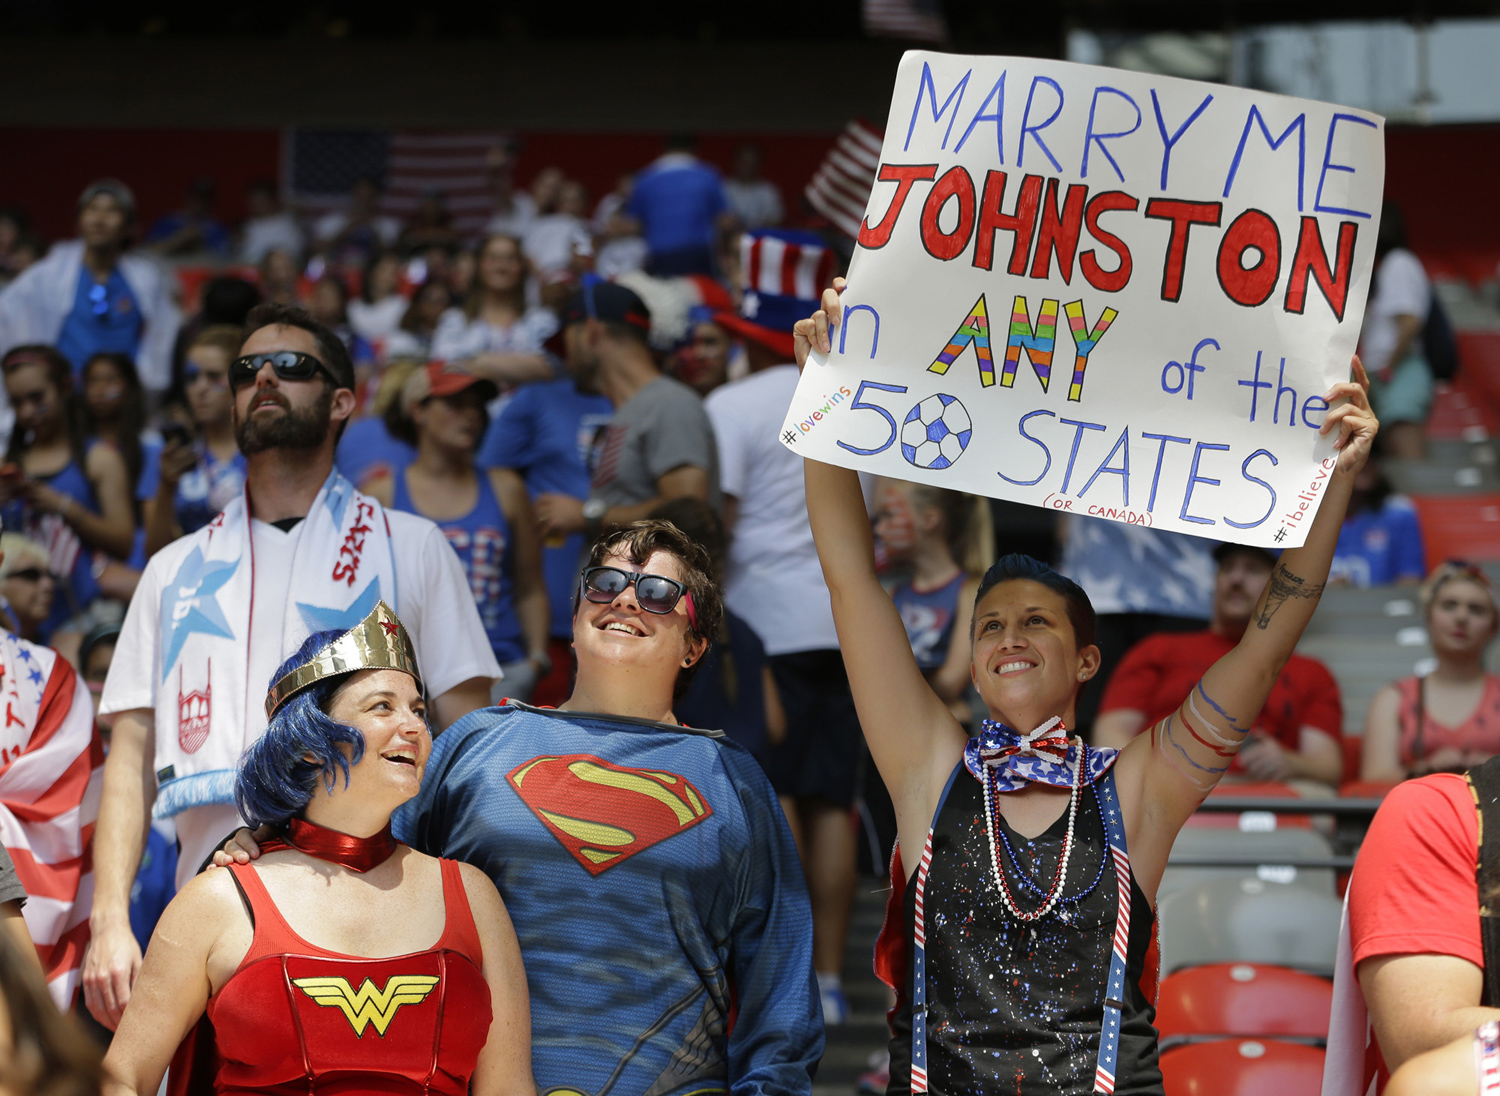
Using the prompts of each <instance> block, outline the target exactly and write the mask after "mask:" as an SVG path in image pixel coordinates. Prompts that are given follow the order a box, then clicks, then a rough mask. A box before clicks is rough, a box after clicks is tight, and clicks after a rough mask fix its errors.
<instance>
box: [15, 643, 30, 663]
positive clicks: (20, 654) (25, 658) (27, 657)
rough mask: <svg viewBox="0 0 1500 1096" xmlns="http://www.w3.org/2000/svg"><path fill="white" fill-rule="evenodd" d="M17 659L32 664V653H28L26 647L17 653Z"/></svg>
mask: <svg viewBox="0 0 1500 1096" xmlns="http://www.w3.org/2000/svg"><path fill="white" fill-rule="evenodd" d="M16 657H17V658H19V659H20V660H21V661H22V662H30V661H31V660H32V654H31V652H30V651H28V650H27V649H26V648H25V647H22V648H21V649H20V650H19V651H17V652H16Z"/></svg>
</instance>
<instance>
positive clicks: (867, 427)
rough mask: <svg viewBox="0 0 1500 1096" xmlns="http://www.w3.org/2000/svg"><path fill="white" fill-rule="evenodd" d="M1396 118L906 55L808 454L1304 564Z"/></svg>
mask: <svg viewBox="0 0 1500 1096" xmlns="http://www.w3.org/2000/svg"><path fill="white" fill-rule="evenodd" d="M1384 165H1385V161H1384V133H1383V120H1382V119H1381V118H1380V117H1379V116H1377V115H1372V114H1369V113H1366V112H1364V111H1359V110H1354V109H1352V108H1347V107H1339V106H1333V105H1330V104H1326V103H1317V102H1312V101H1308V100H1302V99H1290V98H1286V97H1284V96H1279V95H1272V94H1269V93H1264V92H1254V91H1247V90H1243V89H1238V88H1229V87H1222V86H1219V85H1209V84H1201V83H1196V82H1193V81H1188V80H1177V79H1172V78H1169V77H1162V76H1152V75H1147V74H1142V73H1130V72H1121V71H1117V70H1113V69H1104V68H1095V67H1091V66H1085V65H1074V64H1068V63H1064V62H1057V61H1040V60H1032V59H1021V58H1010V57H962V56H954V55H947V54H936V53H923V52H913V53H908V54H906V56H905V58H904V59H903V60H902V62H901V67H900V70H899V73H898V75H897V79H896V88H895V93H894V95H893V98H892V102H891V113H890V118H889V121H888V122H887V126H886V133H885V143H884V146H883V148H882V150H881V162H880V167H879V170H878V172H877V182H876V183H875V187H874V191H873V193H872V194H871V196H870V202H869V206H868V208H867V211H866V216H865V219H864V222H863V224H862V226H861V229H860V234H859V242H858V246H857V248H856V249H855V253H854V258H853V260H852V262H851V264H850V268H849V284H848V288H847V289H846V290H845V292H844V296H843V300H842V302H841V315H840V316H839V321H840V324H839V327H838V329H837V332H836V335H835V339H834V348H833V353H832V354H830V355H827V356H826V358H825V357H824V356H822V355H816V354H815V355H814V356H813V358H812V359H810V360H809V363H808V366H807V368H806V370H805V371H804V372H803V375H802V380H801V383H800V384H799V386H798V389H797V394H796V397H795V399H794V400H793V402H792V407H791V410H790V411H789V413H788V415H787V418H786V422H785V423H784V424H783V426H782V431H781V440H782V441H783V443H784V444H786V445H788V446H789V447H791V448H792V449H793V450H794V451H795V452H797V453H800V454H802V455H804V456H808V457H814V458H816V459H819V460H823V461H828V462H830V463H834V464H841V465H845V466H847V467H851V468H857V469H860V470H864V471H870V472H875V473H879V474H882V475H888V476H895V477H899V478H902V479H909V480H919V481H921V482H925V483H931V484H934V485H936V486H941V487H949V488H953V489H956V490H962V491H969V492H973V493H976V494H984V495H992V496H995V497H999V498H1007V499H1014V500H1016V501H1020V502H1026V503H1031V504H1033V505H1037V506H1046V507H1049V508H1052V509H1055V510H1059V511H1065V512H1069V513H1075V514H1092V515H1095V516H1099V517H1105V518H1111V519H1114V520H1117V521H1125V522H1130V523H1132V524H1140V525H1146V526H1153V527H1155V528H1161V529H1174V530H1178V531H1181V532H1187V533H1195V534H1198V535H1200V536H1208V537H1214V538H1217V539H1221V540H1234V541H1239V542H1243V543H1250V544H1262V545H1268V546H1280V547H1292V546H1294V545H1298V544H1301V543H1302V541H1303V539H1304V538H1305V536H1306V531H1307V527H1308V525H1309V524H1310V523H1311V519H1312V515H1313V514H1314V513H1315V512H1316V510H1317V506H1318V502H1319V501H1320V500H1321V498H1322V493H1321V489H1322V487H1323V485H1324V484H1325V483H1326V482H1327V477H1328V473H1329V471H1330V470H1331V469H1332V468H1333V465H1334V460H1333V457H1334V454H1333V449H1332V440H1331V438H1323V437H1321V436H1320V435H1319V434H1318V433H1317V428H1318V426H1319V425H1321V423H1322V421H1323V418H1324V416H1325V415H1326V413H1327V412H1328V409H1329V408H1328V404H1327V403H1326V402H1325V401H1324V400H1323V398H1322V397H1323V394H1324V393H1325V392H1327V391H1328V389H1329V388H1330V387H1331V386H1332V385H1333V384H1334V383H1335V382H1337V381H1339V380H1344V379H1347V378H1348V376H1349V359H1350V356H1351V355H1352V354H1353V352H1354V349H1355V344H1356V342H1357V339H1358V334H1359V327H1360V322H1361V319H1362V317H1363V314H1364V304H1365V298H1366V296H1367V294H1368V292H1369V284H1370V276H1371V266H1372V262H1373V256H1374V248H1375V233H1376V229H1377V228H1378V224H1379V213H1380V202H1381V187H1382V180H1383V176H1384V170H1385V166H1384Z"/></svg>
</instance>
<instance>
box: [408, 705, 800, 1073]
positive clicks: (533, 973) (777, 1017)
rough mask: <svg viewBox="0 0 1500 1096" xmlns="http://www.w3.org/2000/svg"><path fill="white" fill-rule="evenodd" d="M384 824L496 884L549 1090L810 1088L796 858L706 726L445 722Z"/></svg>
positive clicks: (747, 763)
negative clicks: (418, 781) (417, 785)
mask: <svg viewBox="0 0 1500 1096" xmlns="http://www.w3.org/2000/svg"><path fill="white" fill-rule="evenodd" d="M393 822H394V830H395V834H396V837H397V838H398V839H400V840H402V841H405V842H407V843H408V844H410V845H411V846H412V847H414V848H416V849H420V850H421V851H423V852H426V853H430V854H431V855H433V856H445V857H450V858H453V859H456V860H463V861H466V862H467V863H470V864H473V865H475V866H476V867H478V868H481V869H482V870H483V871H484V872H485V873H486V874H487V875H489V877H490V878H491V879H493V880H494V881H495V886H496V887H497V888H498V889H499V891H500V895H501V897H502V898H504V899H505V905H506V908H507V910H508V911H509V913H510V918H511V921H512V922H513V923H514V924H515V928H516V935H517V936H518V938H519V939H520V943H521V957H522V959H523V960H524V961H525V964H526V979H527V984H528V986H529V987H530V991H531V1046H532V1051H531V1058H532V1068H533V1071H534V1072H535V1075H536V1080H537V1084H538V1086H539V1091H540V1092H541V1093H542V1094H543V1096H545V1094H547V1093H557V1094H558V1096H562V1093H564V1092H566V1093H569V1094H574V1093H577V1094H582V1096H606V1094H608V1096H637V1094H647V1096H688V1094H697V1093H711V1092H732V1093H734V1094H735V1096H750V1094H755V1093H764V1094H767V1096H771V1094H776V1096H782V1094H795V1093H808V1092H810V1091H811V1088H812V1077H813V1073H814V1071H815V1069H816V1067H817V1062H818V1059H819V1058H820V1057H821V1056H822V1052H823V1019H822V1010H821V1008H820V1006H819V1001H818V993H817V986H816V982H815V980H814V978H813V973H812V915H811V911H810V908H809V905H808V898H807V889H806V886H805V885H804V883H803V877H802V869H801V866H800V865H799V863H798V860H797V850H796V847H795V845H794V844H793V843H792V836H791V832H790V830H789V829H788V828H787V824H786V819H785V818H784V817H783V816H782V814H781V809H780V807H779V806H778V804H777V801H776V796H775V793H774V792H773V791H772V790H771V785H770V783H769V782H768V781H767V780H766V777H765V775H764V774H763V773H762V772H761V770H760V767H759V766H758V765H757V764H756V762H755V761H754V759H753V758H752V757H751V756H750V754H749V753H747V752H746V751H745V750H744V749H742V748H741V747H739V746H737V745H735V744H734V743H732V742H729V741H728V740H726V739H724V738H723V737H722V736H721V735H720V734H719V733H718V732H715V731H697V730H690V729H687V728H682V727H669V726H665V725H663V724H659V723H651V722H647V721H644V720H629V719H623V718H617V717H605V716H598V715H591V714H586V713H576V712H558V711H552V710H540V709H536V708H531V707H527V706H524V705H507V706H504V707H500V708H485V709H482V710H480V711H477V712H474V713H472V714H471V715H469V716H467V717H465V718H464V719H462V720H460V721H459V722H457V723H455V724H454V725H453V726H452V727H450V728H448V729H447V730H446V731H444V732H443V734H442V735H441V736H439V738H438V739H437V741H436V742H435V743H434V746H433V752H432V758H431V760H430V761H429V762H428V764H427V774H426V777H425V779H424V780H423V782H422V791H421V792H420V793H419V794H418V796H417V798H416V799H414V800H413V801H412V802H411V803H409V804H407V805H406V806H404V807H402V808H401V809H400V810H399V811H398V812H397V813H396V815H395V818H394V819H393Z"/></svg>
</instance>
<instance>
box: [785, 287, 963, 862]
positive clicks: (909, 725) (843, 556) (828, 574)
mask: <svg viewBox="0 0 1500 1096" xmlns="http://www.w3.org/2000/svg"><path fill="white" fill-rule="evenodd" d="M834 285H835V286H836V287H837V288H835V289H830V290H826V291H825V292H824V294H823V308H822V309H820V310H819V311H818V312H816V313H815V314H814V315H813V317H812V318H811V319H808V320H799V321H798V323H797V326H796V347H797V362H798V364H799V365H804V364H805V363H806V361H807V355H808V353H809V352H810V351H811V350H812V349H818V350H821V351H823V352H825V353H826V352H828V351H829V350H830V349H831V346H832V343H831V341H830V337H829V332H830V329H831V328H832V327H833V326H834V325H835V324H836V323H837V320H836V319H835V318H833V317H837V315H838V290H839V289H841V288H842V285H843V283H842V280H838V281H835V283H834ZM814 368H816V367H814ZM804 466H805V467H804V472H805V476H806V480H807V514H808V518H809V519H810V520H811V522H812V532H813V540H814V541H815V542H816V544H817V546H818V559H819V561H820V562H821V563H822V565H823V579H824V581H825V582H826V583H827V584H828V594H829V598H830V600H831V601H832V604H833V620H834V624H835V625H836V626H837V628H838V634H839V647H840V649H841V650H842V651H843V655H844V666H845V668H846V669H847V670H848V672H849V685H850V688H851V689H852V690H853V693H854V706H855V708H856V709H857V710H858V712H859V724H860V727H861V728H862V729H863V730H864V734H865V741H866V742H867V743H868V744H869V747H870V755H871V756H872V757H873V758H874V759H875V765H876V767H877V768H878V769H879V770H880V775H881V778H882V779H884V781H885V784H886V787H887V788H888V789H889V790H890V793H891V799H892V801H893V803H894V804H895V807H896V821H897V826H898V828H899V830H900V833H901V835H902V836H903V838H907V839H910V838H911V837H912V836H914V835H918V834H922V833H925V832H926V829H927V825H928V823H929V822H930V821H931V819H932V812H933V810H934V809H936V806H937V797H938V795H939V794H941V792H942V788H943V783H944V781H946V780H947V777H948V773H949V772H950V771H951V770H952V768H953V766H954V765H956V764H957V763H958V759H959V758H960V756H962V754H963V747H964V742H965V741H966V740H967V737H968V736H967V734H966V733H965V732H964V729H963V727H962V726H960V725H959V722H958V720H956V719H954V718H953V714H952V713H951V712H950V711H949V710H948V705H947V704H945V703H943V701H942V700H941V699H940V698H939V697H938V695H937V694H936V693H935V692H933V691H932V687H931V686H930V685H928V684H927V681H926V679H924V678H923V677H922V671H921V670H920V669H918V668H917V660H916V658H915V656H913V654H912V651H911V643H910V642H909V641H908V639H907V637H906V629H905V627H903V626H902V624H901V616H900V614H899V613H897V611H896V606H895V605H894V604H893V603H892V601H891V599H890V596H889V595H888V594H887V593H886V592H885V590H884V589H883V588H882V587H881V585H880V581H879V579H878V578H877V577H876V574H875V547H874V541H873V539H872V537H871V533H870V516H869V513H868V512H867V511H866V510H865V501H864V495H863V494H862V493H861V491H860V488H859V476H858V475H857V474H856V473H855V472H852V471H850V470H849V469H847V468H837V467H835V466H833V465H831V464H823V463H822V462H820V461H815V460H807V461H805V462H804ZM919 843H920V840H919ZM908 847H910V846H908Z"/></svg>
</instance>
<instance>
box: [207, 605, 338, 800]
mask: <svg viewBox="0 0 1500 1096" xmlns="http://www.w3.org/2000/svg"><path fill="white" fill-rule="evenodd" d="M343 634H344V632H343V630H342V629H338V628H333V629H330V630H328V631H323V632H314V633H313V634H312V635H310V636H308V637H307V638H306V639H305V640H303V641H302V646H301V647H299V648H297V653H296V654H294V655H292V657H291V658H289V659H287V660H286V661H285V662H283V663H282V664H281V665H280V666H279V667H277V670H276V673H275V674H274V675H272V677H271V680H270V681H269V682H267V683H266V684H267V687H269V686H270V685H271V684H272V683H274V682H277V681H280V680H281V679H282V677H284V676H285V675H287V674H289V673H291V672H292V671H293V670H295V669H296V668H297V667H298V666H301V665H302V664H303V663H305V662H307V661H308V659H310V658H312V656H313V655H315V654H317V653H318V652H319V651H321V650H322V649H323V648H324V647H326V646H328V645H329V644H330V643H332V642H333V641H334V640H336V639H338V638H339V637H340V636H342V635H343ZM347 680H348V675H347V674H340V675H338V676H337V677H325V678H323V679H322V680H321V681H317V682H314V683H313V684H312V685H309V686H308V687H307V688H306V689H303V690H302V691H301V692H299V693H296V694H294V695H293V696H292V698H291V699H290V700H288V701H287V702H286V703H285V704H283V705H282V706H281V707H280V708H279V709H278V710H277V712H276V714H275V715H274V716H272V717H271V722H270V725H269V726H268V727H267V728H266V733H265V734H263V735H261V736H260V737H259V738H258V739H256V740H255V742H254V743H253V744H252V745H251V746H250V748H249V749H248V750H246V751H245V755H244V756H243V757H242V758H241V759H240V767H239V772H238V774H237V775H236V776H235V781H234V802H235V806H236V807H238V808H239V812H240V817H242V818H243V819H245V821H247V822H249V823H250V825H251V826H259V825H272V826H284V825H285V824H286V821H287V819H289V818H291V817H293V816H294V815H297V814H300V813H301V812H302V811H303V810H304V809H305V808H306V807H307V804H308V803H309V802H311V800H312V797H313V792H314V791H315V790H316V789H317V786H318V781H319V780H320V779H321V780H322V781H324V783H325V784H326V785H327V787H328V788H329V790H330V791H331V790H332V789H333V787H334V782H335V780H337V778H338V776H339V773H340V771H342V773H343V777H344V786H345V787H348V785H349V769H350V767H351V766H352V765H358V764H359V759H360V758H361V757H363V756H364V753H365V736H364V735H362V734H360V733H359V731H358V730H357V729H356V728H354V727H350V726H348V725H347V724H344V723H340V722H339V721H338V720H336V719H332V718H330V717H329V715H328V712H327V710H326V709H327V707H328V704H329V702H330V701H331V700H332V699H333V695H334V693H336V692H338V691H339V689H340V688H341V687H342V686H343V684H344V682H346V681H347ZM341 745H348V746H349V747H350V753H351V756H349V757H345V756H344V751H343V750H341V749H339V747H340V746H341Z"/></svg>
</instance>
